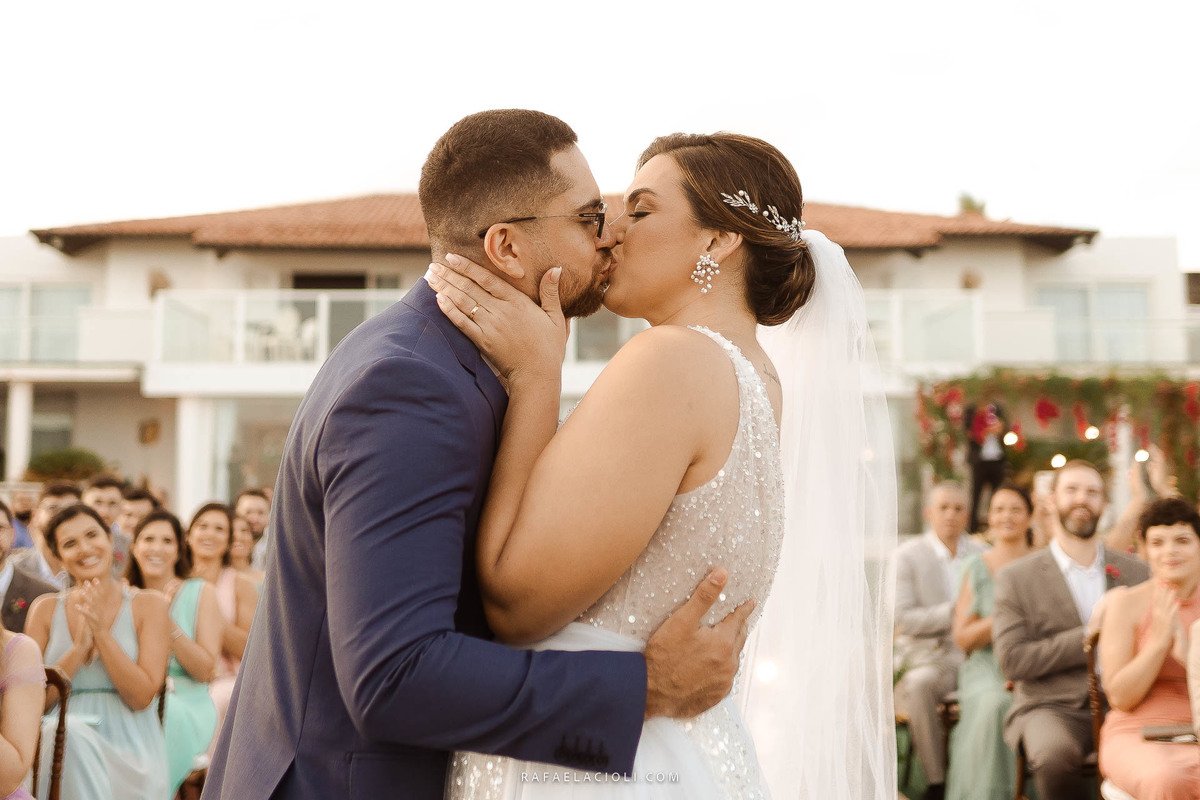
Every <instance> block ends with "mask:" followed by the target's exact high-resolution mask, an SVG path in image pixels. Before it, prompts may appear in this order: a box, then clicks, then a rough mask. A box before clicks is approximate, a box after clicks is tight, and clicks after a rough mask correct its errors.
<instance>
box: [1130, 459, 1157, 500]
mask: <svg viewBox="0 0 1200 800" xmlns="http://www.w3.org/2000/svg"><path fill="white" fill-rule="evenodd" d="M1135 463H1136V464H1137V469H1138V475H1139V476H1140V477H1141V479H1142V486H1144V487H1145V489H1146V497H1148V498H1149V499H1151V500H1154V499H1156V498H1157V497H1158V492H1156V491H1154V486H1153V485H1152V484H1151V483H1150V462H1149V461H1137V462H1135Z"/></svg>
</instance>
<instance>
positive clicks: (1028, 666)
mask: <svg viewBox="0 0 1200 800" xmlns="http://www.w3.org/2000/svg"><path fill="white" fill-rule="evenodd" d="M1083 637H1084V627H1083V626H1082V625H1080V626H1079V627H1078V628H1069V629H1067V630H1065V631H1059V632H1058V633H1056V634H1054V635H1052V636H1050V637H1048V638H1044V639H1035V638H1033V632H1032V631H1031V630H1030V628H1029V625H1028V612H1027V611H1026V609H1025V606H1024V603H1023V602H1022V597H1021V594H1020V591H1019V589H1018V587H1017V581H1016V580H1015V578H1014V575H1013V572H1012V570H1009V569H1002V570H1000V572H999V573H997V575H996V605H995V610H994V611H993V616H992V642H993V646H994V650H995V652H996V660H997V661H998V662H999V664H1000V670H1001V671H1002V672H1003V673H1004V675H1005V677H1007V678H1008V679H1009V680H1012V681H1025V680H1037V679H1038V678H1043V677H1045V676H1047V675H1053V674H1054V673H1056V672H1063V671H1065V670H1071V669H1081V668H1083V667H1085V666H1086V665H1087V657H1086V656H1085V655H1084V652H1083Z"/></svg>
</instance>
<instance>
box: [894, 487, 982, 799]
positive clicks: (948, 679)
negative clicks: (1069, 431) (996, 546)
mask: <svg viewBox="0 0 1200 800" xmlns="http://www.w3.org/2000/svg"><path fill="white" fill-rule="evenodd" d="M925 522H926V523H927V524H928V526H929V528H928V529H927V530H926V531H925V533H923V534H922V535H921V536H918V537H916V538H914V539H912V540H910V541H908V542H905V543H904V544H903V545H901V546H900V547H899V548H898V549H897V550H896V633H897V634H898V637H897V639H896V653H897V656H898V657H899V659H900V663H901V664H902V665H903V667H904V668H905V669H906V672H905V673H904V677H903V678H901V679H900V682H899V683H898V684H897V685H896V711H897V713H900V714H903V715H905V716H907V717H908V729H909V734H910V735H911V736H912V739H913V751H914V752H915V753H916V755H917V758H919V759H920V760H921V768H922V769H923V770H924V771H925V777H926V780H927V783H928V784H929V788H928V790H927V791H926V793H925V797H926V798H929V799H930V800H933V799H934V798H940V797H941V796H942V792H943V786H944V784H945V782H946V739H945V732H944V731H943V730H942V726H941V721H940V720H939V719H938V716H937V704H938V701H939V700H941V698H942V697H943V696H944V695H945V694H946V693H947V692H952V691H954V687H955V686H956V685H957V683H958V665H959V664H960V663H962V652H961V651H960V650H959V649H958V647H957V646H956V645H955V644H954V639H953V637H952V636H951V634H950V623H951V621H952V618H953V616H954V601H955V599H956V598H957V597H958V583H959V578H958V575H959V572H960V569H961V567H962V563H963V561H965V560H966V559H967V558H969V557H971V556H973V555H976V554H978V553H982V552H983V547H982V546H981V545H980V544H979V543H978V542H976V541H975V540H974V539H972V538H971V537H969V536H967V535H965V532H966V526H967V493H966V491H965V490H964V489H963V488H962V486H960V485H959V484H957V483H952V482H946V483H941V484H938V485H937V486H935V487H934V488H933V491H931V492H930V493H929V498H928V500H927V501H926V503H925Z"/></svg>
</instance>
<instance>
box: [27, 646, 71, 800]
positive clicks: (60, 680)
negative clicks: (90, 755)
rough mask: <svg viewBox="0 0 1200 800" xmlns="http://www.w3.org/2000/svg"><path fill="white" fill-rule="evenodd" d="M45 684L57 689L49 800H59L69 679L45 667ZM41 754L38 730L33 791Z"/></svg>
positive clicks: (35, 788)
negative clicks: (56, 719) (56, 713)
mask: <svg viewBox="0 0 1200 800" xmlns="http://www.w3.org/2000/svg"><path fill="white" fill-rule="evenodd" d="M46 684H47V685H48V686H53V687H54V688H55V689H56V690H57V691H58V727H57V728H55V730H54V754H53V756H52V758H51V761H50V792H49V794H47V795H46V796H47V798H48V799H49V800H59V795H60V794H61V793H62V770H63V756H64V754H65V753H66V750H67V702H68V701H69V700H70V699H71V680H70V678H68V677H67V676H66V675H65V674H63V671H62V670H60V669H59V668H58V667H51V666H47V667H46ZM41 756H42V734H41V729H40V728H39V730H38V742H37V747H36V748H34V751H33V787H32V788H33V792H32V794H34V795H35V796H36V795H37V790H38V777H39V774H38V773H39V772H40V770H39V767H40V766H41V765H40V763H39V762H40V761H41Z"/></svg>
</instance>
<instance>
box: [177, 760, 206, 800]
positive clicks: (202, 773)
mask: <svg viewBox="0 0 1200 800" xmlns="http://www.w3.org/2000/svg"><path fill="white" fill-rule="evenodd" d="M207 777H208V767H197V768H196V769H194V770H192V771H191V773H190V774H189V775H188V776H187V777H186V778H184V779H183V785H182V786H180V787H179V793H178V794H177V795H176V797H177V798H178V800H200V795H201V794H203V793H204V780H205V779H206V778H207Z"/></svg>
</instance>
